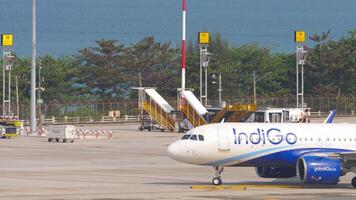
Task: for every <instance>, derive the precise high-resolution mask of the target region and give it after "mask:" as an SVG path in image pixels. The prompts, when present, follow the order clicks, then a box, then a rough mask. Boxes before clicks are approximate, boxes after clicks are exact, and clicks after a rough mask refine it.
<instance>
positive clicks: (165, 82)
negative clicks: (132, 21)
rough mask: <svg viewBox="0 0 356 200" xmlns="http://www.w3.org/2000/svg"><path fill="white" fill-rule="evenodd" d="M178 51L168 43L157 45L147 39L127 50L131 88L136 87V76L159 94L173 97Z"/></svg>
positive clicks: (175, 84) (149, 38)
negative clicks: (154, 88)
mask: <svg viewBox="0 0 356 200" xmlns="http://www.w3.org/2000/svg"><path fill="white" fill-rule="evenodd" d="M178 55H179V51H178V49H176V48H172V47H171V44H170V43H159V42H156V41H155V40H154V38H153V37H147V38H144V39H143V40H141V41H139V42H138V43H136V44H134V45H132V46H131V47H129V48H128V49H127V63H126V66H127V68H128V69H129V70H128V75H129V77H130V78H129V81H128V83H129V84H130V85H131V86H138V82H139V81H138V77H139V76H138V74H139V73H141V77H142V84H143V86H146V87H157V88H159V91H160V93H161V94H163V95H166V96H175V94H176V88H177V83H178V73H179V70H178V69H179V68H178V65H179V56H178Z"/></svg>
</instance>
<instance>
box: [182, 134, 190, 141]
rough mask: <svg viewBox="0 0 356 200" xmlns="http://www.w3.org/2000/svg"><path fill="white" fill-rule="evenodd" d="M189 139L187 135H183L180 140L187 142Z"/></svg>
mask: <svg viewBox="0 0 356 200" xmlns="http://www.w3.org/2000/svg"><path fill="white" fill-rule="evenodd" d="M189 137H190V135H189V134H187V135H183V137H182V140H188V139H189Z"/></svg>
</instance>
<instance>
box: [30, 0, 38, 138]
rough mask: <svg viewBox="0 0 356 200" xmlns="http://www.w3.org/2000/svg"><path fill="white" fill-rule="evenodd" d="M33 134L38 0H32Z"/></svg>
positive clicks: (33, 125)
mask: <svg viewBox="0 0 356 200" xmlns="http://www.w3.org/2000/svg"><path fill="white" fill-rule="evenodd" d="M30 126H31V134H35V133H36V132H37V131H36V0H32V60H31V109H30Z"/></svg>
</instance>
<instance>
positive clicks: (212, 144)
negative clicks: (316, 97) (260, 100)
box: [167, 123, 356, 187]
mask: <svg viewBox="0 0 356 200" xmlns="http://www.w3.org/2000/svg"><path fill="white" fill-rule="evenodd" d="M355 130H356V124H292V123H291V124H277V123H275V124H273V123H220V124H208V125H204V126H200V127H197V128H194V129H191V130H190V131H188V132H187V133H186V134H185V135H184V136H183V137H182V139H181V140H178V141H176V142H173V143H172V144H170V145H169V146H168V149H167V150H168V154H169V156H170V157H171V158H172V159H174V160H177V161H180V162H184V163H189V164H195V165H205V166H212V167H214V169H215V174H216V177H215V178H213V180H212V183H213V184H214V185H220V184H221V183H222V179H221V174H222V172H223V168H224V167H255V168H256V173H257V175H258V176H260V177H262V178H290V177H295V176H297V175H298V176H299V178H300V179H301V180H302V181H303V182H304V183H309V184H337V183H338V182H339V179H340V177H341V176H343V175H345V174H346V173H348V172H356V132H355ZM351 184H352V186H353V187H356V177H354V178H353V179H352V182H351Z"/></svg>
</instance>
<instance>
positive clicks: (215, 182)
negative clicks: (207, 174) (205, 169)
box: [211, 166, 224, 185]
mask: <svg viewBox="0 0 356 200" xmlns="http://www.w3.org/2000/svg"><path fill="white" fill-rule="evenodd" d="M214 169H215V178H213V180H212V181H211V182H212V183H213V185H221V183H222V179H221V174H222V173H223V171H224V167H219V166H216V167H214Z"/></svg>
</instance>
